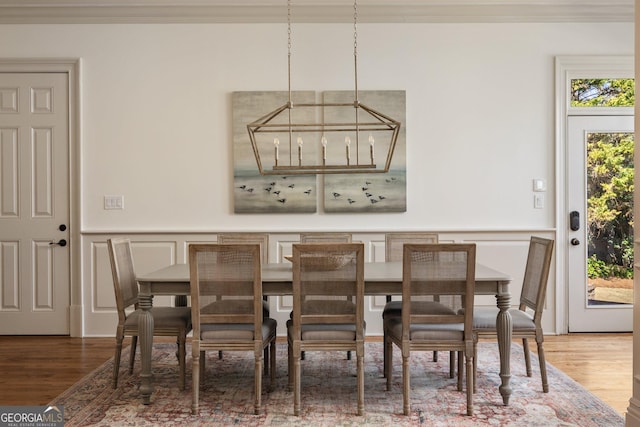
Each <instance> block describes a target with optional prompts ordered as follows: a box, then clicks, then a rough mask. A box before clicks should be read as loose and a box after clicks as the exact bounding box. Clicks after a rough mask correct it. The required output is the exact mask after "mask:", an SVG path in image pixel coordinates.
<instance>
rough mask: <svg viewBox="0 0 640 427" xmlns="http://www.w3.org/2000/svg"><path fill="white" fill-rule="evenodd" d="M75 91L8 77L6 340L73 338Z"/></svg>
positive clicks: (1, 119)
mask: <svg viewBox="0 0 640 427" xmlns="http://www.w3.org/2000/svg"><path fill="white" fill-rule="evenodd" d="M68 116H69V84H68V76H67V74H66V73H0V227H1V229H2V232H1V233H0V286H1V289H0V334H42V335H44V334H61V335H67V334H69V305H70V301H69V293H70V279H69V277H70V276H69V271H70V264H69V245H68V244H66V243H67V242H68V240H69V237H68V236H69V231H68V228H69V129H68V123H69V119H68Z"/></svg>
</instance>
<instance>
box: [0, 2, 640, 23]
mask: <svg viewBox="0 0 640 427" xmlns="http://www.w3.org/2000/svg"><path fill="white" fill-rule="evenodd" d="M286 17H287V12H286V2H285V0H279V1H275V0H235V1H234V0H130V1H129V0H0V24H86V23H100V24H109V23H132V24H133V23H281V22H286ZM292 20H293V22H294V23H295V22H297V23H332V22H352V20H353V2H352V1H351V0H326V1H322V0H295V1H294V2H293V6H292ZM358 22H359V23H471V22H478V23H481V22H516V23H517V22H634V0H395V1H394V0H361V1H360V3H359V4H358Z"/></svg>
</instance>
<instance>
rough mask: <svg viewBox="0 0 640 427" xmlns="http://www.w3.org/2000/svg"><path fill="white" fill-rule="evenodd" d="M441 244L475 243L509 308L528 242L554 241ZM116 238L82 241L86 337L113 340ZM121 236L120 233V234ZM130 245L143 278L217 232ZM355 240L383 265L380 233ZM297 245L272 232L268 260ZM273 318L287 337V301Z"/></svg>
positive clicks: (370, 313)
mask: <svg viewBox="0 0 640 427" xmlns="http://www.w3.org/2000/svg"><path fill="white" fill-rule="evenodd" d="M438 235H439V240H440V241H441V242H455V243H463V242H464V243H467V242H470V243H476V244H477V246H478V250H477V259H478V262H480V263H482V264H485V265H488V266H490V267H492V268H495V269H497V270H500V271H503V272H505V273H507V274H509V275H510V276H511V277H512V278H513V281H512V287H511V295H512V305H513V306H514V307H515V306H517V304H518V301H519V298H520V291H521V287H522V277H523V274H524V266H525V262H526V257H527V249H528V244H529V238H530V236H531V235H536V236H540V237H545V238H554V236H555V232H554V231H552V230H518V231H465V232H455V231H442V232H438ZM115 236H116V235H115V234H102V233H101V234H85V235H84V236H83V238H82V258H83V262H82V283H83V287H82V288H83V298H82V307H81V311H82V313H83V325H82V326H83V327H82V330H83V335H84V336H112V335H114V333H115V327H116V323H117V315H116V311H115V299H114V293H113V282H112V280H111V270H110V267H109V255H108V252H107V246H106V241H107V239H108V238H110V237H115ZM118 236H122V234H118ZM126 236H127V237H129V238H130V239H131V241H132V246H133V257H134V264H135V267H136V272H137V273H138V274H144V273H148V272H151V271H153V270H156V269H159V268H161V267H164V266H166V265H169V264H174V263H186V262H187V248H188V245H189V244H190V243H195V242H215V241H216V240H217V236H216V234H215V233H191V234H179V233H157V234H147V233H144V234H136V233H131V234H126ZM353 239H354V240H356V241H361V242H363V243H364V245H365V260H366V261H367V262H373V261H384V232H372V233H367V232H362V233H357V232H356V233H353ZM298 241H299V235H298V234H297V233H272V234H270V240H269V257H270V261H271V262H288V261H286V260H285V259H284V256H285V255H290V254H291V252H292V251H291V245H292V244H293V243H296V242H298ZM557 288H558V287H557V286H556V274H555V262H554V263H553V265H552V270H551V273H550V278H549V284H548V292H547V302H546V310H545V315H544V318H543V325H544V330H545V332H546V333H551V334H553V333H555V332H556V317H557V316H558V313H557V307H556V304H555V300H556V298H555V295H556V289H557ZM476 301H477V304H478V305H490V306H493V305H495V298H493V297H491V296H481V297H478V298H477V299H476ZM270 302H271V316H272V317H274V318H275V319H276V320H278V334H279V335H285V322H286V320H287V319H288V318H289V312H290V311H291V297H289V296H283V297H271V301H270ZM171 303H172V299H171V298H170V297H158V298H156V299H154V304H156V305H168V304H171ZM384 303H385V298H384V297H383V296H378V297H368V299H367V309H366V312H365V320H366V322H367V335H371V336H375V335H382V318H381V313H382V308H383V307H384Z"/></svg>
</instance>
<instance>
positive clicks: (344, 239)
mask: <svg viewBox="0 0 640 427" xmlns="http://www.w3.org/2000/svg"><path fill="white" fill-rule="evenodd" d="M351 241H352V235H351V233H342V232H324V231H318V232H306V233H300V243H351ZM335 299H343V298H341V297H333V298H331V297H327V300H335ZM324 304H327V302H324ZM329 304H330V303H329ZM337 304H341V303H337ZM291 315H293V312H291ZM304 358H305V355H304V352H302V360H304ZM347 360H351V352H350V351H348V352H347Z"/></svg>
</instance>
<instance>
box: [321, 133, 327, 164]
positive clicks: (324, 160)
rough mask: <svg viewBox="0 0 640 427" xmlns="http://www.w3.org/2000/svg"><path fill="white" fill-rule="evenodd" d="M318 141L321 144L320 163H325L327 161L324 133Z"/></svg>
mask: <svg viewBox="0 0 640 427" xmlns="http://www.w3.org/2000/svg"><path fill="white" fill-rule="evenodd" d="M320 143H321V144H322V164H325V163H326V162H327V138H325V137H324V135H323V136H322V139H320Z"/></svg>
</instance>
